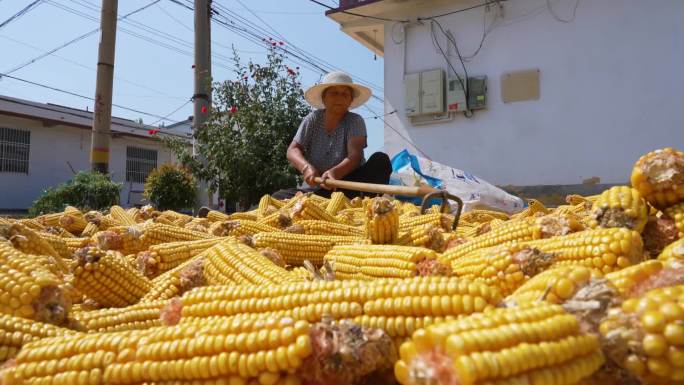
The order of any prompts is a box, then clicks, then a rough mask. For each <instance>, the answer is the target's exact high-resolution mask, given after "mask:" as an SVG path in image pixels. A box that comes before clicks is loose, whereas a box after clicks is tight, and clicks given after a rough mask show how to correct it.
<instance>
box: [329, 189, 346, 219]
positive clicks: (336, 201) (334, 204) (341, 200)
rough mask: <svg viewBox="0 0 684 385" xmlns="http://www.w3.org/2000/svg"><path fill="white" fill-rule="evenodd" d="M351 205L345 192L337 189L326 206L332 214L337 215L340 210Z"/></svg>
mask: <svg viewBox="0 0 684 385" xmlns="http://www.w3.org/2000/svg"><path fill="white" fill-rule="evenodd" d="M348 207H350V206H349V199H348V198H347V197H346V196H345V195H344V193H343V192H340V191H335V192H333V193H332V194H330V202H328V206H326V208H325V211H326V212H327V213H328V214H330V215H333V216H334V215H337V213H338V212H340V211H341V210H344V209H346V208H348Z"/></svg>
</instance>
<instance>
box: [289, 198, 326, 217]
mask: <svg viewBox="0 0 684 385" xmlns="http://www.w3.org/2000/svg"><path fill="white" fill-rule="evenodd" d="M312 196H313V195H311V196H306V197H304V198H302V199H300V200H299V201H298V202H297V203H296V204H295V205H294V206H292V208H291V209H290V217H291V218H292V220H293V221H294V222H297V221H302V220H307V219H308V220H311V219H313V220H319V221H327V222H337V219H335V217H334V216H333V215H331V214H329V213H328V212H327V211H325V208H323V207H321V205H320V203H317V202H315V200H314V199H313V198H311V197H312Z"/></svg>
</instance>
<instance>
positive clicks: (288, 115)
mask: <svg viewBox="0 0 684 385" xmlns="http://www.w3.org/2000/svg"><path fill="white" fill-rule="evenodd" d="M279 44H280V43H276V42H273V43H272V44H271V46H270V49H269V52H268V55H267V60H266V63H265V64H263V65H261V64H256V63H254V62H252V61H251V60H250V61H249V63H248V64H247V65H246V66H245V65H243V64H241V62H240V58H239V56H238V55H237V53H235V52H234V58H233V60H234V62H235V67H236V71H235V74H236V80H226V81H224V82H222V83H215V84H213V97H212V99H213V103H214V106H213V108H212V110H211V114H210V119H209V121H208V122H207V124H206V125H205V126H204V127H201V128H200V129H198V130H196V132H195V133H194V138H195V147H196V150H197V154H198V155H199V156H197V157H194V156H193V155H192V153H191V152H190V151H189V149H188V145H187V142H183V141H180V140H177V139H175V140H174V139H166V142H167V144H168V145H169V147H170V148H171V149H172V150H173V151H174V152H175V153H176V155H177V156H178V158H179V159H180V160H181V162H182V163H183V164H184V165H186V166H187V167H188V168H190V169H191V170H192V172H193V174H194V175H195V176H196V177H197V178H199V179H202V180H205V181H207V184H208V188H209V189H210V191H211V192H216V191H218V193H219V196H220V198H221V199H224V200H226V201H227V202H237V203H239V204H240V206H241V207H243V208H244V207H248V206H249V205H252V204H255V203H256V202H258V201H259V198H261V196H262V195H264V194H269V193H272V192H273V191H276V190H279V189H281V188H286V187H294V186H296V184H297V174H296V172H295V170H294V168H292V167H291V166H290V165H289V163H288V161H287V159H286V157H285V154H286V151H287V147H288V145H289V144H290V141H291V140H292V138H293V137H294V134H295V132H296V131H297V127H298V126H299V124H300V122H301V121H302V119H303V118H304V116H306V114H308V113H309V111H310V109H309V107H308V105H307V104H306V102H305V101H304V92H303V91H302V88H301V82H300V80H299V71H298V68H291V67H288V66H287V65H285V64H284V59H285V57H284V55H282V54H281V53H279V51H278V48H277V47H278V45H279ZM202 158H203V159H202ZM200 159H202V160H200Z"/></svg>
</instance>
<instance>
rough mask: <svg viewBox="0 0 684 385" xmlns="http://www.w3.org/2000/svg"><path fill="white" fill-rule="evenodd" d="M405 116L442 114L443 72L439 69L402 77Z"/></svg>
mask: <svg viewBox="0 0 684 385" xmlns="http://www.w3.org/2000/svg"><path fill="white" fill-rule="evenodd" d="M404 87H405V99H406V100H405V107H404V110H405V113H406V116H418V115H429V114H442V113H444V71H443V70H441V69H438V70H432V71H425V72H421V73H414V74H408V75H405V76H404Z"/></svg>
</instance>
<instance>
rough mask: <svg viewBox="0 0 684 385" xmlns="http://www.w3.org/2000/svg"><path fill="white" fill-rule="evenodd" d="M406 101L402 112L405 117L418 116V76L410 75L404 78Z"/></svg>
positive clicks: (417, 74)
mask: <svg viewBox="0 0 684 385" xmlns="http://www.w3.org/2000/svg"><path fill="white" fill-rule="evenodd" d="M404 87H406V88H405V91H406V101H405V104H404V112H405V113H406V116H417V115H420V74H419V73H416V74H410V75H406V76H405V77H404Z"/></svg>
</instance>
